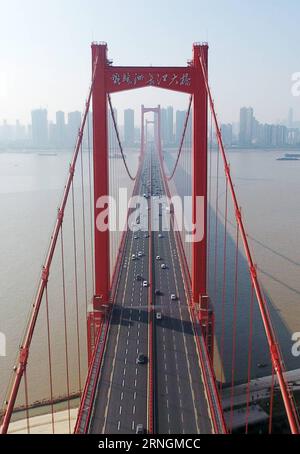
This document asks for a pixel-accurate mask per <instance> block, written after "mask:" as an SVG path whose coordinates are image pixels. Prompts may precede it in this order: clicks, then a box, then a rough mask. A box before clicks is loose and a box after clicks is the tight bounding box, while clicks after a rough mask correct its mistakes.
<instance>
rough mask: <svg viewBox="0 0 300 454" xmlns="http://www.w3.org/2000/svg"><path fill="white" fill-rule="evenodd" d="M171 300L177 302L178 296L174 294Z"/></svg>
mask: <svg viewBox="0 0 300 454" xmlns="http://www.w3.org/2000/svg"><path fill="white" fill-rule="evenodd" d="M171 300H172V301H176V300H177V296H176V295H175V294H174V293H172V295H171Z"/></svg>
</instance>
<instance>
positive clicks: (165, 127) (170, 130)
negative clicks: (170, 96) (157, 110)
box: [161, 106, 174, 145]
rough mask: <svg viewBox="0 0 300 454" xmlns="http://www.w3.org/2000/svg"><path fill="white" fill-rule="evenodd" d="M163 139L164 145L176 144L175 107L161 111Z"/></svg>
mask: <svg viewBox="0 0 300 454" xmlns="http://www.w3.org/2000/svg"><path fill="white" fill-rule="evenodd" d="M161 137H162V141H163V144H164V145H173V144H174V119H173V107H172V106H169V107H167V109H161Z"/></svg>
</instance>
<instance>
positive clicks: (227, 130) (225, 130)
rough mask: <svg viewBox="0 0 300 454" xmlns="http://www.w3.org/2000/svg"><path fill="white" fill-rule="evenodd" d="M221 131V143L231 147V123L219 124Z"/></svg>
mask: <svg viewBox="0 0 300 454" xmlns="http://www.w3.org/2000/svg"><path fill="white" fill-rule="evenodd" d="M221 133H222V139H223V143H224V145H225V146H226V147H231V145H232V124H230V123H228V124H222V125H221Z"/></svg>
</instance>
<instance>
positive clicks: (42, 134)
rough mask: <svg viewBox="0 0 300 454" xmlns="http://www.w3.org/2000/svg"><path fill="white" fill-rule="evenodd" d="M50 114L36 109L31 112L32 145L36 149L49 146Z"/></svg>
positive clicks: (44, 110)
mask: <svg viewBox="0 0 300 454" xmlns="http://www.w3.org/2000/svg"><path fill="white" fill-rule="evenodd" d="M47 117H48V112H47V110H46V109H36V110H33V111H32V112H31V124H32V143H33V145H34V146H35V147H45V146H47V145H48V118H47Z"/></svg>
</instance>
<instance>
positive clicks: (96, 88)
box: [87, 43, 110, 358]
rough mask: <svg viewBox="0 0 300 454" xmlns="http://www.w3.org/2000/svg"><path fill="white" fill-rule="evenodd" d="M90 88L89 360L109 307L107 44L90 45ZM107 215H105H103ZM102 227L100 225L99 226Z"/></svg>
mask: <svg viewBox="0 0 300 454" xmlns="http://www.w3.org/2000/svg"><path fill="white" fill-rule="evenodd" d="M92 66H93V71H94V69H95V76H94V85H93V99H92V109H93V169H94V260H95V289H94V292H95V293H94V298H93V301H92V306H93V307H92V311H91V312H90V313H89V314H88V320H87V324H88V330H87V331H88V341H87V342H88V356H89V358H91V356H92V353H93V349H94V347H95V341H96V338H97V332H98V330H99V327H100V326H101V324H102V323H103V321H104V319H105V313H106V312H107V309H108V308H109V306H110V295H109V289H110V241H109V228H108V225H107V228H106V229H104V228H103V226H102V225H101V226H99V225H98V224H99V222H100V220H101V222H102V221H103V219H105V216H106V220H107V222H108V199H107V197H108V196H109V152H108V105H107V95H108V93H107V90H106V84H105V71H106V69H107V66H108V60H107V45H106V43H101V44H96V43H93V44H92ZM105 213H106V214H105ZM102 223H103V222H102Z"/></svg>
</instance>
